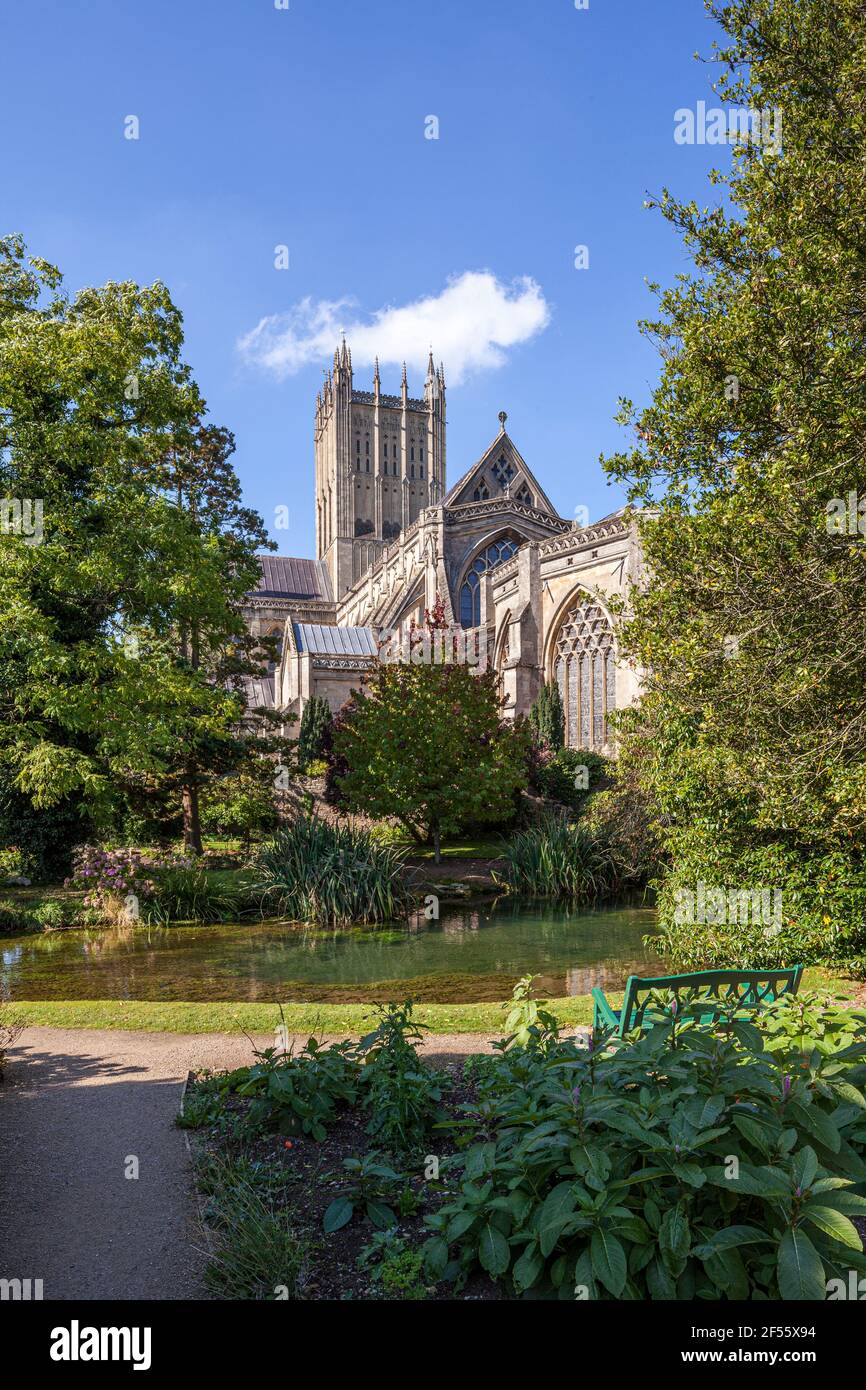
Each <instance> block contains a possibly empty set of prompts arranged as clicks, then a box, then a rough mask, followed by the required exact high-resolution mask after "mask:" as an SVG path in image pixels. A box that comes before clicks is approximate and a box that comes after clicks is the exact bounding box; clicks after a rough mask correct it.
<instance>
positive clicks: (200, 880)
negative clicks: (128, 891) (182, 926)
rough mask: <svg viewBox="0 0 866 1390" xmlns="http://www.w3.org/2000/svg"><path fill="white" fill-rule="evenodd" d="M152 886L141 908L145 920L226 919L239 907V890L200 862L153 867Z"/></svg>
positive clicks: (229, 919) (234, 913)
mask: <svg viewBox="0 0 866 1390" xmlns="http://www.w3.org/2000/svg"><path fill="white" fill-rule="evenodd" d="M153 887H154V891H153V896H152V897H151V899H150V901H148V902H146V903H145V904H144V905H143V907H142V913H141V915H142V918H143V919H144V921H146V922H155V923H166V922H228V921H231V920H232V919H233V918H235V917H237V915H238V913H239V911H240V908H241V902H242V894H241V891H240V889H239V888H237V887H236V886H235V885H234V884H233V883H232V882H231V881H227V880H226V879H224V878H221V877H219V876H218V875H216V874H213V873H208V871H207V869H205V868H203V867H202V866H201V865H199V864H196V865H194V866H193V867H190V866H188V865H185V864H184V865H171V866H170V867H168V868H163V869H156V870H154V885H153Z"/></svg>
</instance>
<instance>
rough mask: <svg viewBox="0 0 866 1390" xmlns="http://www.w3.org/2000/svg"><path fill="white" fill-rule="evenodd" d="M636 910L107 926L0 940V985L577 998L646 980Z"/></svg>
mask: <svg viewBox="0 0 866 1390" xmlns="http://www.w3.org/2000/svg"><path fill="white" fill-rule="evenodd" d="M654 928H655V914H654V912H653V911H652V909H650V908H645V907H618V908H605V909H599V910H598V911H592V912H583V913H574V912H570V911H568V910H566V909H564V908H562V907H553V906H550V905H548V904H543V905H539V904H536V905H527V904H525V903H523V904H517V903H514V902H511V901H508V900H506V901H505V902H503V903H501V904H497V905H493V904H486V905H483V906H473V907H469V906H467V907H465V908H460V909H457V910H453V911H448V912H447V913H443V915H442V918H441V920H440V921H439V922H426V921H425V920H424V919H423V917H420V918H415V919H413V920H412V921H411V922H410V924H409V925H408V926H402V925H401V926H400V927H397V928H387V929H381V928H380V929H378V930H353V931H343V932H319V931H311V930H309V929H306V928H304V927H299V926H290V925H287V924H282V923H274V922H265V923H257V924H251V923H244V924H237V925H235V924H230V925H217V926H202V927H134V928H133V927H120V928H108V929H103V930H99V931H94V930H89V931H71V932H57V933H51V934H47V935H39V936H19V937H3V938H0V980H2V982H3V983H4V984H5V985H6V986H7V988H8V990H9V992H10V994H11V996H12V998H14V999H30V1000H36V999H136V1000H169V1001H170V1000H177V1001H180V1000H183V1001H187V1002H191V1003H195V1002H206V1001H208V1000H225V1001H241V1000H250V1001H257V1000H261V1001H270V1000H274V1001H279V1002H281V1003H289V1002H292V1001H296V1002H307V1001H322V1002H327V1001H330V1002H333V1003H351V1002H355V1001H360V1002H365V1001H373V1000H379V999H387V998H394V997H411V998H413V999H416V1000H425V1001H428V1002H431V1003H433V1002H436V1003H443V1004H453V1003H476V1002H480V1001H483V1000H500V999H504V998H506V997H507V996H508V994H509V993H510V992H511V989H512V987H513V986H514V984H515V982H516V981H517V980H518V979H519V978H520V976H521V975H525V974H529V973H532V974H535V975H540V976H541V979H540V980H539V981H538V986H539V988H540V989H541V990H543V991H544V992H545V993H546V994H549V995H551V996H554V997H562V996H563V995H570V994H587V993H588V992H589V991H590V990H591V989H592V988H593V986H594V985H601V986H602V987H603V988H605V989H617V988H619V987H621V986H622V985H623V983H624V981H625V979H626V976H628V975H629V974H632V973H635V974H640V973H644V974H651V973H653V971H654V969H655V968H656V967H657V966H658V959H657V957H656V956H655V955H654V953H653V952H652V951H651V950H648V949H647V947H646V946H644V944H643V939H642V938H643V936H644V935H645V934H646V933H652V932H653V931H654Z"/></svg>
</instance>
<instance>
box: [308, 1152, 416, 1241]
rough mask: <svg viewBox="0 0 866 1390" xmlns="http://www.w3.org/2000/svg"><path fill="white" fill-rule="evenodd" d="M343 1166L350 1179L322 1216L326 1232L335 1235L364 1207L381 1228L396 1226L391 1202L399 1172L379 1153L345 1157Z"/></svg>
mask: <svg viewBox="0 0 866 1390" xmlns="http://www.w3.org/2000/svg"><path fill="white" fill-rule="evenodd" d="M343 1167H344V1168H345V1170H346V1173H347V1174H348V1176H349V1178H350V1182H349V1184H348V1186H347V1188H346V1190H345V1192H342V1193H341V1194H340V1196H339V1197H335V1198H334V1200H333V1202H331V1203H330V1204H329V1206H328V1208H327V1210H326V1212H325V1215H324V1218H323V1220H322V1226H323V1229H324V1231H325V1234H326V1235H332V1234H333V1232H334V1231H339V1230H341V1229H342V1227H343V1226H348V1224H349V1222H350V1221H351V1220H352V1217H353V1216H354V1215H355V1212H356V1211H362V1210H363V1212H364V1214H365V1216H366V1217H367V1219H368V1220H369V1221H371V1222H372V1224H373V1225H374V1226H376V1227H377V1228H378V1229H379V1230H384V1229H385V1228H386V1227H388V1226H395V1225H396V1224H397V1217H396V1214H395V1212H394V1208H393V1206H391V1202H392V1201H393V1196H394V1191H395V1189H396V1188H397V1186H398V1185H399V1183H400V1180H401V1179H400V1174H399V1173H396V1172H395V1171H394V1169H393V1168H391V1167H390V1166H389V1165H388V1164H387V1163H383V1161H382V1159H381V1158H380V1157H379V1155H378V1154H377V1153H368V1154H365V1155H364V1157H363V1158H344V1159H343Z"/></svg>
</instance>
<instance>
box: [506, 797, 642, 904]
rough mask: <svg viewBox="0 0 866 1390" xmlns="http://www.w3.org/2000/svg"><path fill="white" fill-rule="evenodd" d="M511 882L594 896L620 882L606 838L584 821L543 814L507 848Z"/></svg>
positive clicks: (539, 890)
mask: <svg viewBox="0 0 866 1390" xmlns="http://www.w3.org/2000/svg"><path fill="white" fill-rule="evenodd" d="M503 855H504V858H505V860H506V861H507V867H506V870H505V881H506V883H507V884H508V886H509V887H510V888H511V889H513V890H515V891H517V892H523V893H531V894H532V895H533V896H535V897H539V898H547V897H550V898H565V899H568V900H569V901H571V902H574V903H586V902H593V901H594V900H596V899H598V898H603V897H606V896H609V895H610V894H612V893H614V892H616V891H617V889H618V888H619V886H620V876H619V873H618V871H617V864H616V860H615V858H614V856H613V854H612V853H611V852H610V851H609V850H608V848H607V846H606V845H605V843H604V841H603V840H601V839H599V838H598V837H596V836H595V835H593V834H592V833H591V832H590V831H589V830H587V828H586V827H585V826H583V825H581V824H579V823H578V824H577V825H572V824H569V822H568V820H567V819H565V818H564V817H559V816H545V817H544V819H543V820H541V821H539V823H538V825H534V826H532V827H530V829H528V830H522V831H519V832H518V833H517V834H516V835H514V836H513V837H512V839H511V840H510V841H509V842H508V844H507V845H506V846H505V849H504V850H503Z"/></svg>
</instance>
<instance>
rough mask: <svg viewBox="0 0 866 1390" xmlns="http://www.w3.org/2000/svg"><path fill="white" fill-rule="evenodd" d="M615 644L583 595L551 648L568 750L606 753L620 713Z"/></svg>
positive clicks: (597, 606)
mask: <svg viewBox="0 0 866 1390" xmlns="http://www.w3.org/2000/svg"><path fill="white" fill-rule="evenodd" d="M615 661H616V645H615V642H614V636H613V629H612V627H611V625H610V622H609V621H608V617H607V614H606V613H605V612H604V609H603V608H602V607H601V606H600V604H598V603H596V602H594V601H593V599H591V598H590V597H589V596H588V595H585V594H584V595H581V596H580V597H578V598H576V599H575V601H574V602H573V603H572V604H571V605H570V606H569V608H568V609H567V611H566V613H565V616H564V618H563V619H562V623H561V624H560V628H559V634H558V636H557V639H556V643H555V645H554V649H553V678H554V680H555V681H556V682H557V684H558V685H559V689H560V693H561V695H562V705H563V709H564V710H565V742H566V744H567V745H568V747H569V748H591V749H593V750H594V751H595V752H598V753H600V752H602V750H604V749H605V748H607V747H608V745H609V744H610V728H609V717H610V715H611V714H612V712H613V711H614V710H615V709H616V669H615Z"/></svg>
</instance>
